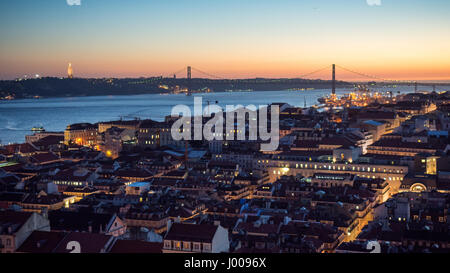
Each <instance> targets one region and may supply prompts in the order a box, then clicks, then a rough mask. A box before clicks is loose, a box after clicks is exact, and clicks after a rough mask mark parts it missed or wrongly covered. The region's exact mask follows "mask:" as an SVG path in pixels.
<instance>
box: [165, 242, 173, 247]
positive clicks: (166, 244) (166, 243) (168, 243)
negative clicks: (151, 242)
mask: <svg viewBox="0 0 450 273" xmlns="http://www.w3.org/2000/svg"><path fill="white" fill-rule="evenodd" d="M164 248H172V242H171V241H164Z"/></svg>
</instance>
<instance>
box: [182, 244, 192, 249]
mask: <svg viewBox="0 0 450 273" xmlns="http://www.w3.org/2000/svg"><path fill="white" fill-rule="evenodd" d="M183 249H185V250H191V243H189V242H184V243H183Z"/></svg>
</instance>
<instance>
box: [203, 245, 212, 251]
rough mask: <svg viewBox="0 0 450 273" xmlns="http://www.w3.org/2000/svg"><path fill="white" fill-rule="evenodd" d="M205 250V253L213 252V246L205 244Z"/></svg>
mask: <svg viewBox="0 0 450 273" xmlns="http://www.w3.org/2000/svg"><path fill="white" fill-rule="evenodd" d="M203 250H204V251H211V245H210V244H203Z"/></svg>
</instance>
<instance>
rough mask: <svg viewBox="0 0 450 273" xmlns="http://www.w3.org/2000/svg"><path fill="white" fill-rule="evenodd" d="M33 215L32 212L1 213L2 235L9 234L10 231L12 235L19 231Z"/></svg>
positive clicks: (0, 225) (0, 226)
mask: <svg viewBox="0 0 450 273" xmlns="http://www.w3.org/2000/svg"><path fill="white" fill-rule="evenodd" d="M31 215H32V213H31V212H21V211H10V210H7V211H0V234H7V233H9V231H11V233H14V232H16V231H18V230H19V229H20V228H21V227H22V225H23V224H25V222H26V221H28V219H29V218H30V217H31ZM9 229H10V230H9Z"/></svg>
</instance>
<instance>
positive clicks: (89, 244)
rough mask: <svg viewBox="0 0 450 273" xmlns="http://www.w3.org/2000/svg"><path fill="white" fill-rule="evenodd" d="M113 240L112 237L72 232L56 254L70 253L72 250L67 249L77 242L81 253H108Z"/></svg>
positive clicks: (57, 249)
mask: <svg viewBox="0 0 450 273" xmlns="http://www.w3.org/2000/svg"><path fill="white" fill-rule="evenodd" d="M112 239H113V237H112V236H108V235H103V234H96V233H81V232H71V233H69V234H67V236H66V237H65V238H64V239H63V240H62V241H61V243H60V244H59V245H58V247H57V248H56V249H55V250H54V252H56V253H70V252H71V251H72V249H67V247H68V246H67V244H68V243H69V242H71V241H76V242H78V243H80V252H81V253H102V252H106V251H107V248H108V246H109V244H110V243H111V241H112Z"/></svg>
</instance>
